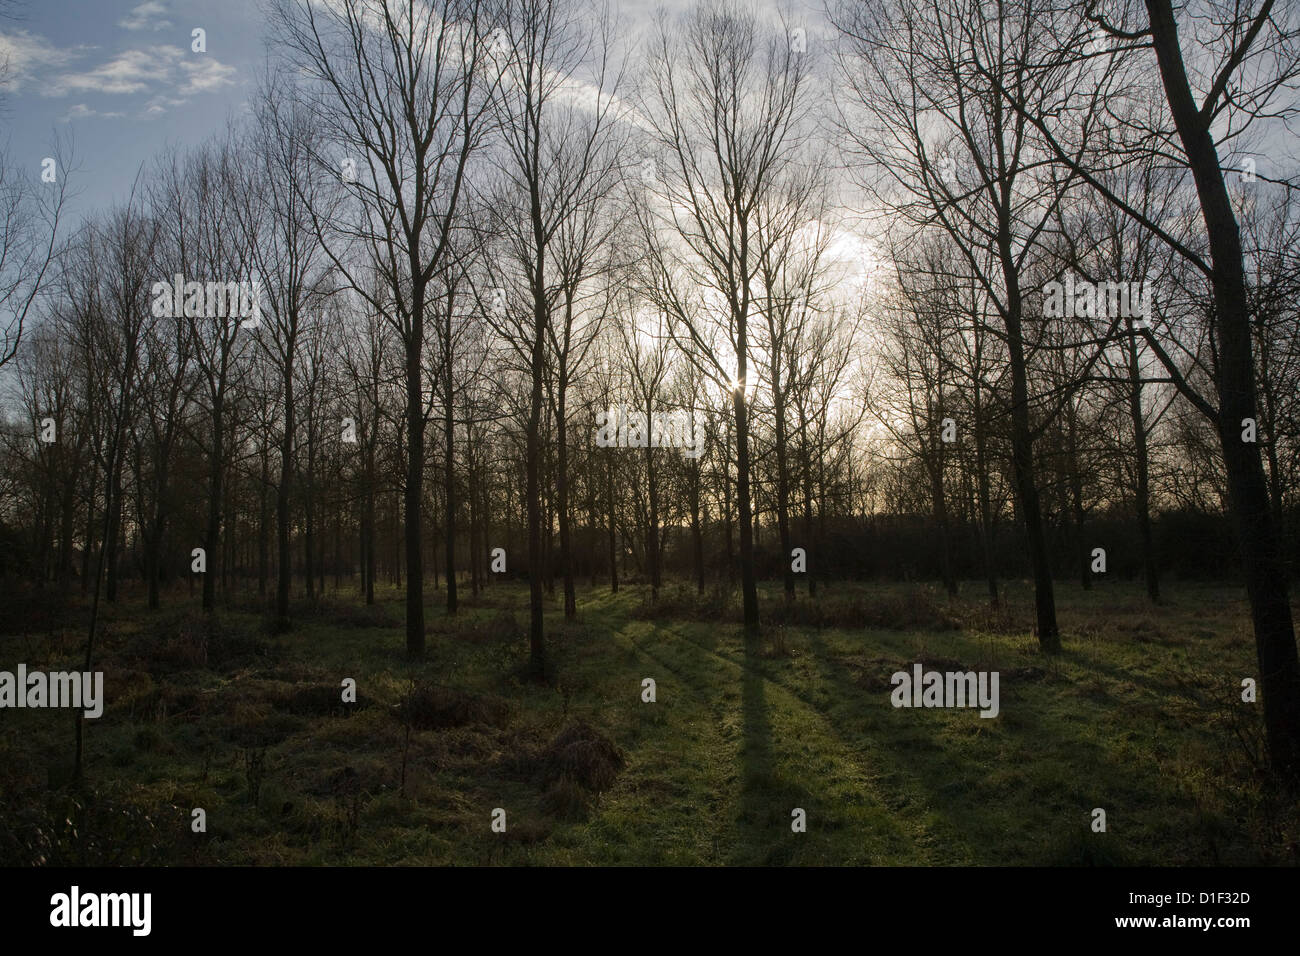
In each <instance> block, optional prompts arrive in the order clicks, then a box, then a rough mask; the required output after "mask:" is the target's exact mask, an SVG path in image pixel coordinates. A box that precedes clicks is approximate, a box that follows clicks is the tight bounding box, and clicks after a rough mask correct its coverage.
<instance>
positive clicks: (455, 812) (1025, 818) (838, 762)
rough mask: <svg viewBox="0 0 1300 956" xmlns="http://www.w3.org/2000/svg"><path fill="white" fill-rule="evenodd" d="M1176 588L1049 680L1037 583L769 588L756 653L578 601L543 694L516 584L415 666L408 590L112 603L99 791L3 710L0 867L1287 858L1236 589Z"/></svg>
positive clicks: (660, 614)
mask: <svg viewBox="0 0 1300 956" xmlns="http://www.w3.org/2000/svg"><path fill="white" fill-rule="evenodd" d="M1169 590H1170V596H1169V597H1167V598H1166V599H1165V600H1164V602H1163V603H1162V604H1161V605H1160V606H1159V607H1152V606H1150V605H1149V604H1148V603H1147V602H1146V601H1145V599H1144V597H1143V596H1142V595H1141V594H1140V592H1139V591H1138V590H1137V589H1136V588H1134V587H1131V586H1129V585H1126V584H1113V585H1112V584H1107V585H1103V586H1099V587H1096V588H1094V589H1093V590H1091V591H1087V592H1085V591H1082V590H1080V589H1078V587H1077V586H1073V587H1072V586H1070V585H1068V584H1061V585H1059V592H1058V605H1059V609H1060V621H1061V628H1062V634H1063V643H1064V647H1065V650H1064V652H1063V653H1062V654H1061V655H1059V657H1056V658H1045V657H1044V656H1042V655H1040V654H1039V652H1038V650H1037V644H1036V641H1035V640H1034V639H1033V637H1032V634H1031V631H1030V620H1031V607H1032V604H1031V597H1032V595H1031V593H1030V591H1029V588H1028V585H1027V584H1025V583H1023V582H1022V583H1018V584H1017V583H1014V582H1013V583H1012V584H1011V585H1010V586H1009V588H1008V595H1007V600H1006V602H1005V607H1004V609H1003V610H1001V611H997V612H994V611H990V610H989V609H988V608H987V607H986V606H985V604H984V603H983V602H982V599H981V597H980V594H981V592H980V589H979V588H978V586H976V585H971V586H970V587H969V588H968V589H967V591H968V593H969V594H970V598H969V599H967V598H964V597H963V598H961V599H958V600H957V601H955V602H949V601H948V600H947V599H946V598H944V597H942V596H941V595H939V594H938V593H936V592H935V591H934V590H932V589H930V588H926V587H917V586H903V585H858V584H853V585H850V584H842V585H833V586H832V587H830V588H828V589H823V591H822V592H821V593H819V595H818V597H817V598H816V600H810V599H809V598H808V597H807V596H806V595H802V594H801V595H800V596H799V598H798V600H797V602H796V603H795V605H794V606H793V607H786V606H785V605H784V602H783V600H782V597H781V595H780V594H779V590H771V589H769V590H766V591H765V592H764V593H763V594H762V595H761V607H762V608H763V611H764V615H765V619H766V621H767V622H768V623H767V625H766V629H765V632H764V636H763V637H762V638H761V639H760V640H759V641H758V642H756V643H754V644H753V645H751V646H746V643H745V642H744V640H743V638H742V634H741V628H740V623H739V612H738V609H737V601H736V598H735V596H734V595H731V594H726V593H721V592H715V593H712V594H708V595H705V596H704V597H702V598H700V597H697V596H696V595H695V593H694V589H687V588H685V587H678V586H672V587H669V588H668V589H666V590H665V591H664V592H663V593H662V594H661V596H660V600H659V601H658V602H655V603H652V602H650V601H649V599H648V595H647V594H646V593H645V591H643V590H641V589H639V588H630V589H624V590H623V591H622V592H621V593H620V594H618V595H611V594H609V593H608V591H607V590H603V589H596V590H592V591H587V592H585V593H584V592H582V591H580V594H579V603H578V616H577V619H576V620H575V621H571V622H565V621H564V620H563V617H562V613H561V608H562V605H561V604H559V603H558V602H557V603H552V604H549V605H548V609H547V621H546V624H547V643H548V654H549V673H548V682H547V683H546V684H536V683H532V682H529V681H527V680H526V679H525V676H524V675H525V667H526V664H527V656H528V648H527V638H526V634H525V631H524V628H523V627H522V622H525V621H526V620H527V613H526V601H527V591H526V588H525V587H522V586H516V585H496V586H494V587H493V588H492V589H490V590H488V591H486V592H485V593H484V594H483V595H482V596H481V597H480V598H479V599H477V600H475V601H472V602H469V603H467V605H466V606H464V607H463V609H462V613H461V614H460V615H458V616H457V617H456V618H455V619H448V618H447V617H446V616H445V615H444V613H443V611H442V610H441V608H440V607H438V606H437V605H436V604H431V607H430V610H429V625H428V655H427V659H426V660H425V661H423V662H421V663H418V664H411V663H408V662H407V661H406V660H405V658H404V634H403V631H402V627H401V621H402V614H403V598H402V595H401V594H399V593H397V592H395V591H387V592H384V593H383V595H382V600H381V601H380V603H379V604H378V605H377V606H376V607H374V608H364V607H360V606H358V605H357V604H356V602H355V599H354V598H353V597H352V595H351V594H347V595H337V596H335V597H334V598H332V599H330V600H328V601H325V602H323V603H321V604H319V605H317V606H315V607H314V608H307V607H303V608H300V609H298V610H296V612H295V622H294V628H293V630H291V631H290V632H288V633H286V634H282V635H273V634H272V633H271V632H270V629H269V627H268V626H267V623H266V622H267V620H268V617H267V615H266V614H265V613H263V612H262V611H261V609H259V608H255V607H252V606H249V607H245V608H243V609H238V608H236V609H229V610H226V611H224V612H222V613H221V614H220V615H219V616H218V618H217V619H216V621H215V622H214V623H211V624H210V623H209V622H206V621H205V620H204V619H203V618H202V617H201V615H199V614H198V613H197V612H194V611H192V610H186V611H180V610H164V611H161V612H154V613H153V614H150V612H148V611H147V610H145V608H144V607H143V605H142V603H137V602H135V601H133V600H127V601H125V602H123V603H122V604H120V605H119V606H116V607H109V608H108V609H107V610H106V612H105V618H104V628H103V634H102V638H101V644H100V650H99V652H98V653H97V660H96V667H97V669H102V670H103V671H104V672H105V685H106V691H107V697H108V703H107V706H106V709H105V714H104V716H103V717H102V718H100V719H99V720H96V721H87V722H86V754H87V781H88V792H86V793H82V794H76V793H73V792H72V791H71V790H69V789H68V788H66V787H64V786H61V784H62V783H63V781H65V780H66V779H67V776H68V764H69V761H70V755H71V743H72V736H73V734H72V731H73V718H72V717H71V716H70V715H69V713H68V712H67V711H53V710H43V711H42V710H26V709H23V710H6V711H5V712H4V713H3V715H0V764H2V765H3V766H4V767H5V768H6V769H5V771H4V774H3V775H2V777H0V863H11V864H12V863H18V864H28V863H36V862H46V863H78V862H90V863H97V862H99V863H140V862H156V863H193V864H258V865H279V864H307V865H314V864H343V863H347V864H452V863H455V864H468V865H483V864H689V865H761V864H792V865H839V864H871V865H896V864H908V865H948V864H978V865H1022V864H1045V865H1055V864H1061V865H1086V864H1118V865H1130V864H1131V865H1143V864H1154V865H1165V864H1168V865H1196V864H1227V865H1234V864H1279V863H1282V864H1295V863H1296V862H1298V861H1300V847H1298V844H1300V820H1298V818H1297V810H1296V808H1295V806H1294V803H1293V802H1291V801H1287V800H1286V799H1285V798H1284V797H1283V796H1282V795H1280V794H1277V793H1275V792H1274V791H1273V790H1272V789H1271V788H1270V786H1269V784H1268V781H1267V778H1266V777H1265V775H1264V774H1263V773H1262V771H1261V770H1260V767H1259V756H1258V755H1259V751H1260V747H1261V742H1260V710H1261V707H1262V705H1260V704H1253V705H1252V704H1246V703H1242V702H1241V700H1240V687H1241V680H1242V678H1244V677H1250V676H1255V671H1256V668H1255V663H1254V645H1253V639H1252V637H1251V632H1250V627H1249V620H1248V615H1247V610H1246V605H1245V601H1244V596H1243V594H1242V593H1241V591H1240V589H1237V588H1230V587H1198V586H1193V585H1186V584H1184V585H1181V586H1173V587H1171V588H1170V589H1169ZM439 597H440V594H439V593H438V592H435V591H433V590H432V589H431V590H430V594H429V598H430V601H431V602H436V601H437V600H438V598H439ZM173 600H175V601H176V602H177V603H180V601H181V600H182V596H181V595H180V594H179V593H178V594H176V595H175V596H174V598H173ZM79 614H80V609H79V608H76V607H74V608H72V609H71V610H70V611H69V612H68V613H67V614H66V615H65V616H64V621H63V626H58V625H57V624H56V623H50V625H49V627H48V629H43V630H42V632H41V633H39V634H33V633H29V632H26V631H24V630H23V629H22V628H21V626H19V625H17V624H15V621H16V620H18V619H19V617H20V615H18V612H17V611H14V610H13V609H12V608H11V611H10V613H9V615H8V616H7V618H6V620H4V621H0V632H2V633H0V669H7V670H13V669H14V668H15V666H16V665H17V663H18V662H19V661H23V662H25V663H26V664H27V665H28V668H29V670H32V669H43V670H61V669H79V664H78V656H79V654H80V653H81V651H80V647H81V642H82V641H84V631H82V630H80V629H79V623H78V621H79ZM863 622H865V623H867V624H868V625H869V626H866V627H864V626H862V623H863ZM915 661H920V662H923V663H925V664H926V665H927V667H932V668H937V669H940V670H955V669H959V668H960V669H962V670H967V669H974V670H997V671H998V672H999V673H1000V691H1001V713H1000V715H999V717H997V718H996V719H992V720H989V719H981V718H980V717H979V715H978V713H977V712H976V711H975V710H945V709H895V708H894V707H892V706H891V704H890V699H889V693H890V689H891V687H890V683H889V677H890V675H891V674H892V673H893V672H894V671H896V670H900V669H909V668H910V665H911V663H912V662H915ZM646 677H651V678H654V680H655V682H656V696H657V699H656V701H655V702H654V703H644V702H643V701H642V680H643V678H646ZM345 678H352V679H354V680H355V681H356V687H357V701H356V703H355V704H345V703H343V702H342V699H341V684H342V681H343V680H344V679H345ZM196 807H201V808H203V810H204V811H205V813H206V823H207V830H206V833H203V834H194V833H193V832H191V826H190V823H191V820H192V811H193V809H194V808H196ZM497 808H501V809H504V810H505V813H506V831H505V833H496V832H493V830H492V827H491V823H492V816H493V812H494V810H496V809H497ZM795 808H802V809H803V810H804V811H805V813H806V818H807V830H806V832H803V833H795V832H792V829H791V825H790V824H791V814H792V811H793V810H794V809H795ZM1094 808H1102V809H1104V810H1105V811H1106V822H1107V829H1106V832H1104V833H1095V832H1093V831H1092V828H1091V822H1092V819H1093V810H1094Z"/></svg>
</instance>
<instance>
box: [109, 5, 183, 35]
mask: <svg viewBox="0 0 1300 956" xmlns="http://www.w3.org/2000/svg"><path fill="white" fill-rule="evenodd" d="M117 25H118V26H119V27H122V28H123V29H126V30H166V29H167V28H168V27H170V26H171V25H172V22H171V21H170V20H168V19H167V4H166V3H163V2H162V0H145V2H144V3H142V4H140V5H139V6H138V7H132V8H131V12H130V13H128V14H127V15H126V16H125V17H123V18H122V19H121V20H118V21H117Z"/></svg>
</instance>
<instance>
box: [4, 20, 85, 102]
mask: <svg viewBox="0 0 1300 956" xmlns="http://www.w3.org/2000/svg"><path fill="white" fill-rule="evenodd" d="M81 49H84V48H83V47H73V48H70V49H66V50H61V49H59V48H58V47H56V46H53V45H52V44H50V42H49V41H48V40H46V39H45V38H44V37H42V36H37V35H36V34H33V33H29V32H27V31H26V30H18V31H16V32H14V33H0V75H2V76H3V83H0V86H3V87H4V88H6V89H7V90H8V91H9V92H14V91H16V90H18V89H20V88H21V87H22V85H23V84H24V83H25V82H28V81H30V80H32V79H33V78H34V77H35V76H36V74H37V73H38V72H39V71H40V70H42V69H45V68H50V67H53V68H59V67H64V66H67V65H68V64H69V63H70V62H72V60H73V58H74V57H75V56H76V55H77V53H78V52H79V51H80V50H81Z"/></svg>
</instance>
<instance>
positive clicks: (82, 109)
mask: <svg viewBox="0 0 1300 956" xmlns="http://www.w3.org/2000/svg"><path fill="white" fill-rule="evenodd" d="M125 115H126V114H125V113H118V112H116V111H114V112H108V113H101V112H100V111H99V110H96V109H91V108H90V107H89V106H87V105H86V104H85V103H77V104H76V105H74V106H72V107H70V108H69V109H68V111H67V112H66V113H64V114H63V116H62V117H60V121H61V122H64V123H67V122H69V121H71V120H82V119H95V118H98V119H121V118H122V117H123V116H125Z"/></svg>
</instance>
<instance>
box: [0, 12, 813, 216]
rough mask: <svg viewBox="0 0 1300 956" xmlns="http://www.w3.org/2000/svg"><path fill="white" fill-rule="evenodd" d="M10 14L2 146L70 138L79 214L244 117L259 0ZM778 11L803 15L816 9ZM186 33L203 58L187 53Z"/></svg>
mask: <svg viewBox="0 0 1300 956" xmlns="http://www.w3.org/2000/svg"><path fill="white" fill-rule="evenodd" d="M10 5H12V6H13V7H14V8H15V9H14V12H13V15H12V16H7V17H0V62H5V61H7V62H8V70H9V77H8V82H7V83H6V84H5V87H4V93H3V104H2V105H0V149H5V150H7V152H8V155H9V157H10V159H11V160H12V161H13V162H15V163H18V164H19V165H26V164H28V163H30V164H31V165H30V167H28V168H29V169H31V170H32V171H33V172H35V173H39V170H40V167H41V161H42V160H43V159H44V158H45V157H46V156H49V155H51V154H52V150H51V146H50V144H51V142H52V140H53V138H54V137H56V136H57V137H59V138H68V139H70V141H71V143H72V146H73V152H74V160H75V161H74V162H73V164H72V171H73V173H74V174H75V175H74V178H73V180H72V184H73V188H74V190H75V191H76V193H77V199H76V201H75V203H74V205H73V209H72V211H73V213H74V215H77V216H79V215H81V214H83V213H85V212H87V211H88V210H90V209H94V208H100V207H103V206H106V205H109V204H111V203H112V202H115V201H122V200H124V199H125V198H126V197H127V196H128V195H129V193H130V188H131V184H132V182H133V181H134V179H135V177H136V175H137V173H138V171H139V170H140V168H141V166H142V164H147V163H148V162H149V161H151V160H152V158H153V157H155V156H157V155H158V154H159V153H161V152H162V151H163V150H164V149H165V148H166V147H167V146H169V145H176V146H182V147H184V146H190V145H194V144H196V143H199V142H201V141H202V140H204V139H206V138H207V137H208V136H210V135H212V134H214V133H216V132H218V131H219V130H220V129H221V128H222V127H223V126H224V124H225V122H226V120H227V118H229V117H236V118H237V117H239V116H240V115H242V114H243V113H244V112H245V111H246V110H247V108H248V106H247V105H248V102H249V99H250V97H251V95H252V93H253V91H254V89H255V87H256V83H257V77H258V75H259V73H260V72H261V69H262V66H263V64H264V63H265V59H266V56H267V49H266V43H265V39H266V34H267V30H266V16H265V11H264V7H263V3H262V0H143V2H141V0H9V3H6V2H5V0H0V8H7V7H8V6H10ZM661 5H662V6H665V7H667V8H668V10H670V11H676V10H679V9H682V8H684V7H686V6H687V5H688V3H687V0H667V2H664V0H656V2H646V0H622V2H619V0H614V2H613V6H614V8H615V10H616V11H617V13H618V15H619V17H620V19H621V20H622V21H623V23H624V24H625V29H630V30H631V33H632V35H634V36H635V35H638V34H639V32H640V28H641V26H643V25H644V24H645V23H647V22H648V21H649V19H650V18H651V16H652V14H653V12H654V10H655V9H656V8H657V7H659V6H661ZM776 6H777V4H775V3H774V4H773V7H776ZM781 6H785V7H789V8H794V9H797V10H799V11H800V12H799V13H798V14H797V16H799V17H801V18H803V17H806V16H810V15H812V16H815V14H813V13H812V11H813V10H815V9H819V8H820V2H819V0H812V2H807V0H792V2H789V3H782V4H781ZM195 29H202V30H204V31H205V38H204V39H205V45H206V52H202V53H200V52H195V51H194V50H193V49H192V46H193V39H192V31H193V30H195Z"/></svg>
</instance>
